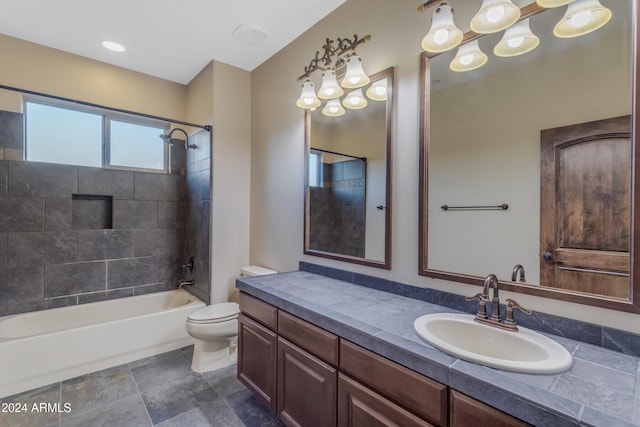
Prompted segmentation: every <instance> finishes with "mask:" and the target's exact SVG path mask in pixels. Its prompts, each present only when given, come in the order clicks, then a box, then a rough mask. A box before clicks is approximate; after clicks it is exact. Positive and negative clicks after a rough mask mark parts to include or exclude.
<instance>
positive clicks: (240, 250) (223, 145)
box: [211, 62, 252, 303]
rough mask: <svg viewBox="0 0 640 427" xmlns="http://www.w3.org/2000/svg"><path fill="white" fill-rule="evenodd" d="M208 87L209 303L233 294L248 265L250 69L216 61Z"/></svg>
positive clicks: (225, 299)
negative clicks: (210, 112) (210, 103)
mask: <svg viewBox="0 0 640 427" xmlns="http://www.w3.org/2000/svg"><path fill="white" fill-rule="evenodd" d="M213 91H214V94H215V96H214V99H213V111H214V115H213V151H212V157H213V185H212V191H213V194H212V198H211V200H213V202H212V207H211V209H212V215H211V217H212V245H213V247H212V251H211V257H212V261H211V272H212V277H211V283H212V288H213V289H212V292H211V302H212V303H214V302H221V301H227V300H228V299H229V298H230V297H231V299H236V298H237V297H236V295H235V294H236V293H237V291H236V290H235V279H236V278H237V277H238V276H239V275H240V269H241V268H242V267H243V266H246V265H248V264H249V218H250V191H251V167H250V166H251V154H252V153H251V78H250V73H249V72H247V71H243V70H241V69H239V68H235V67H232V66H230V65H227V64H224V63H221V62H215V63H214V66H213Z"/></svg>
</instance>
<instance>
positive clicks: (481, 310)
mask: <svg viewBox="0 0 640 427" xmlns="http://www.w3.org/2000/svg"><path fill="white" fill-rule="evenodd" d="M464 299H465V300H467V301H475V300H478V301H480V303H479V304H478V313H477V314H476V319H486V318H487V317H488V316H487V297H486V296H485V295H484V294H482V293H479V294H475V295H474V296H472V297H464Z"/></svg>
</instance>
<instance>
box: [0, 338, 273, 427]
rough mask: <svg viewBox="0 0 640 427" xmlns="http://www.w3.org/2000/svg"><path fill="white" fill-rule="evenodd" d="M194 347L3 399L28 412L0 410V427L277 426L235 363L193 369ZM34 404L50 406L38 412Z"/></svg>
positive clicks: (4, 402) (2, 400)
mask: <svg viewBox="0 0 640 427" xmlns="http://www.w3.org/2000/svg"><path fill="white" fill-rule="evenodd" d="M192 352H193V347H185V348H183V349H180V350H176V351H172V352H169V353H164V354H160V355H157V356H153V357H149V358H146V359H142V360H137V361H135V362H131V363H128V364H126V365H120V366H116V367H114V368H110V369H106V370H104V371H99V372H94V373H91V374H88V375H83V376H81V377H77V378H72V379H70V380H67V381H62V382H60V383H55V384H51V385H48V386H45V387H41V388H38V389H35V390H31V391H28V392H25V393H21V394H17V395H14V396H10V397H6V398H2V399H0V402H2V403H3V404H10V403H14V404H20V407H26V409H27V411H26V412H25V413H15V412H13V413H8V412H2V411H1V408H0V426H2V427H72V426H74V427H75V426H77V427H102V426H104V427H151V426H158V427H209V426H215V427H236V426H238V427H242V426H248V427H263V426H264V427H266V426H282V424H281V423H280V422H279V421H278V420H277V419H276V418H275V416H274V415H273V413H271V412H270V411H269V410H268V409H267V408H266V407H264V406H262V405H261V404H260V403H259V402H258V401H257V400H256V399H255V398H254V397H253V394H252V393H251V392H249V390H247V389H246V388H245V387H244V386H243V385H242V384H241V383H240V382H239V381H238V380H237V379H236V365H232V366H229V367H226V368H222V369H219V370H216V371H210V372H205V373H203V374H198V373H196V372H193V371H191V369H190V365H191V356H192ZM34 403H35V404H37V406H36V408H39V407H40V405H41V404H43V403H44V404H46V403H49V404H50V405H49V408H48V409H46V408H45V407H44V406H43V410H42V412H38V411H37V410H34V406H33V405H34ZM55 404H57V405H58V406H57V407H56V406H54V405H55ZM66 404H68V405H66ZM65 405H66V406H65ZM13 407H14V408H15V405H14V406H13ZM57 408H60V411H58V410H57ZM65 408H70V410H69V411H68V412H65ZM6 409H8V406H5V410H6ZM51 409H53V410H54V411H51Z"/></svg>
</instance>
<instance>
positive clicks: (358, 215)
mask: <svg viewBox="0 0 640 427" xmlns="http://www.w3.org/2000/svg"><path fill="white" fill-rule="evenodd" d="M365 183H366V163H365V162H363V161H362V160H349V161H345V162H336V163H332V164H327V163H324V164H323V187H311V189H310V191H311V192H310V198H309V203H310V209H309V211H310V224H309V234H310V236H309V246H310V248H311V249H315V250H320V251H325V252H332V253H338V254H343V255H351V256H356V257H364V255H365V253H364V251H365V213H366V198H365V194H366V184H365Z"/></svg>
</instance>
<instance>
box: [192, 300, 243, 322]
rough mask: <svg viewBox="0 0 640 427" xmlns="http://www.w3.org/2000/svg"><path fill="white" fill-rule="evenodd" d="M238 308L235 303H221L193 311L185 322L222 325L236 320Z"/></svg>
mask: <svg viewBox="0 0 640 427" xmlns="http://www.w3.org/2000/svg"><path fill="white" fill-rule="evenodd" d="M239 312H240V307H239V306H238V304H237V303H235V302H223V303H219V304H212V305H208V306H206V307H203V308H201V309H199V310H196V311H194V312H193V313H191V314H190V315H189V316H188V317H187V322H189V323H196V324H203V323H222V322H227V321H229V320H235V319H237V318H238V313H239Z"/></svg>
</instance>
